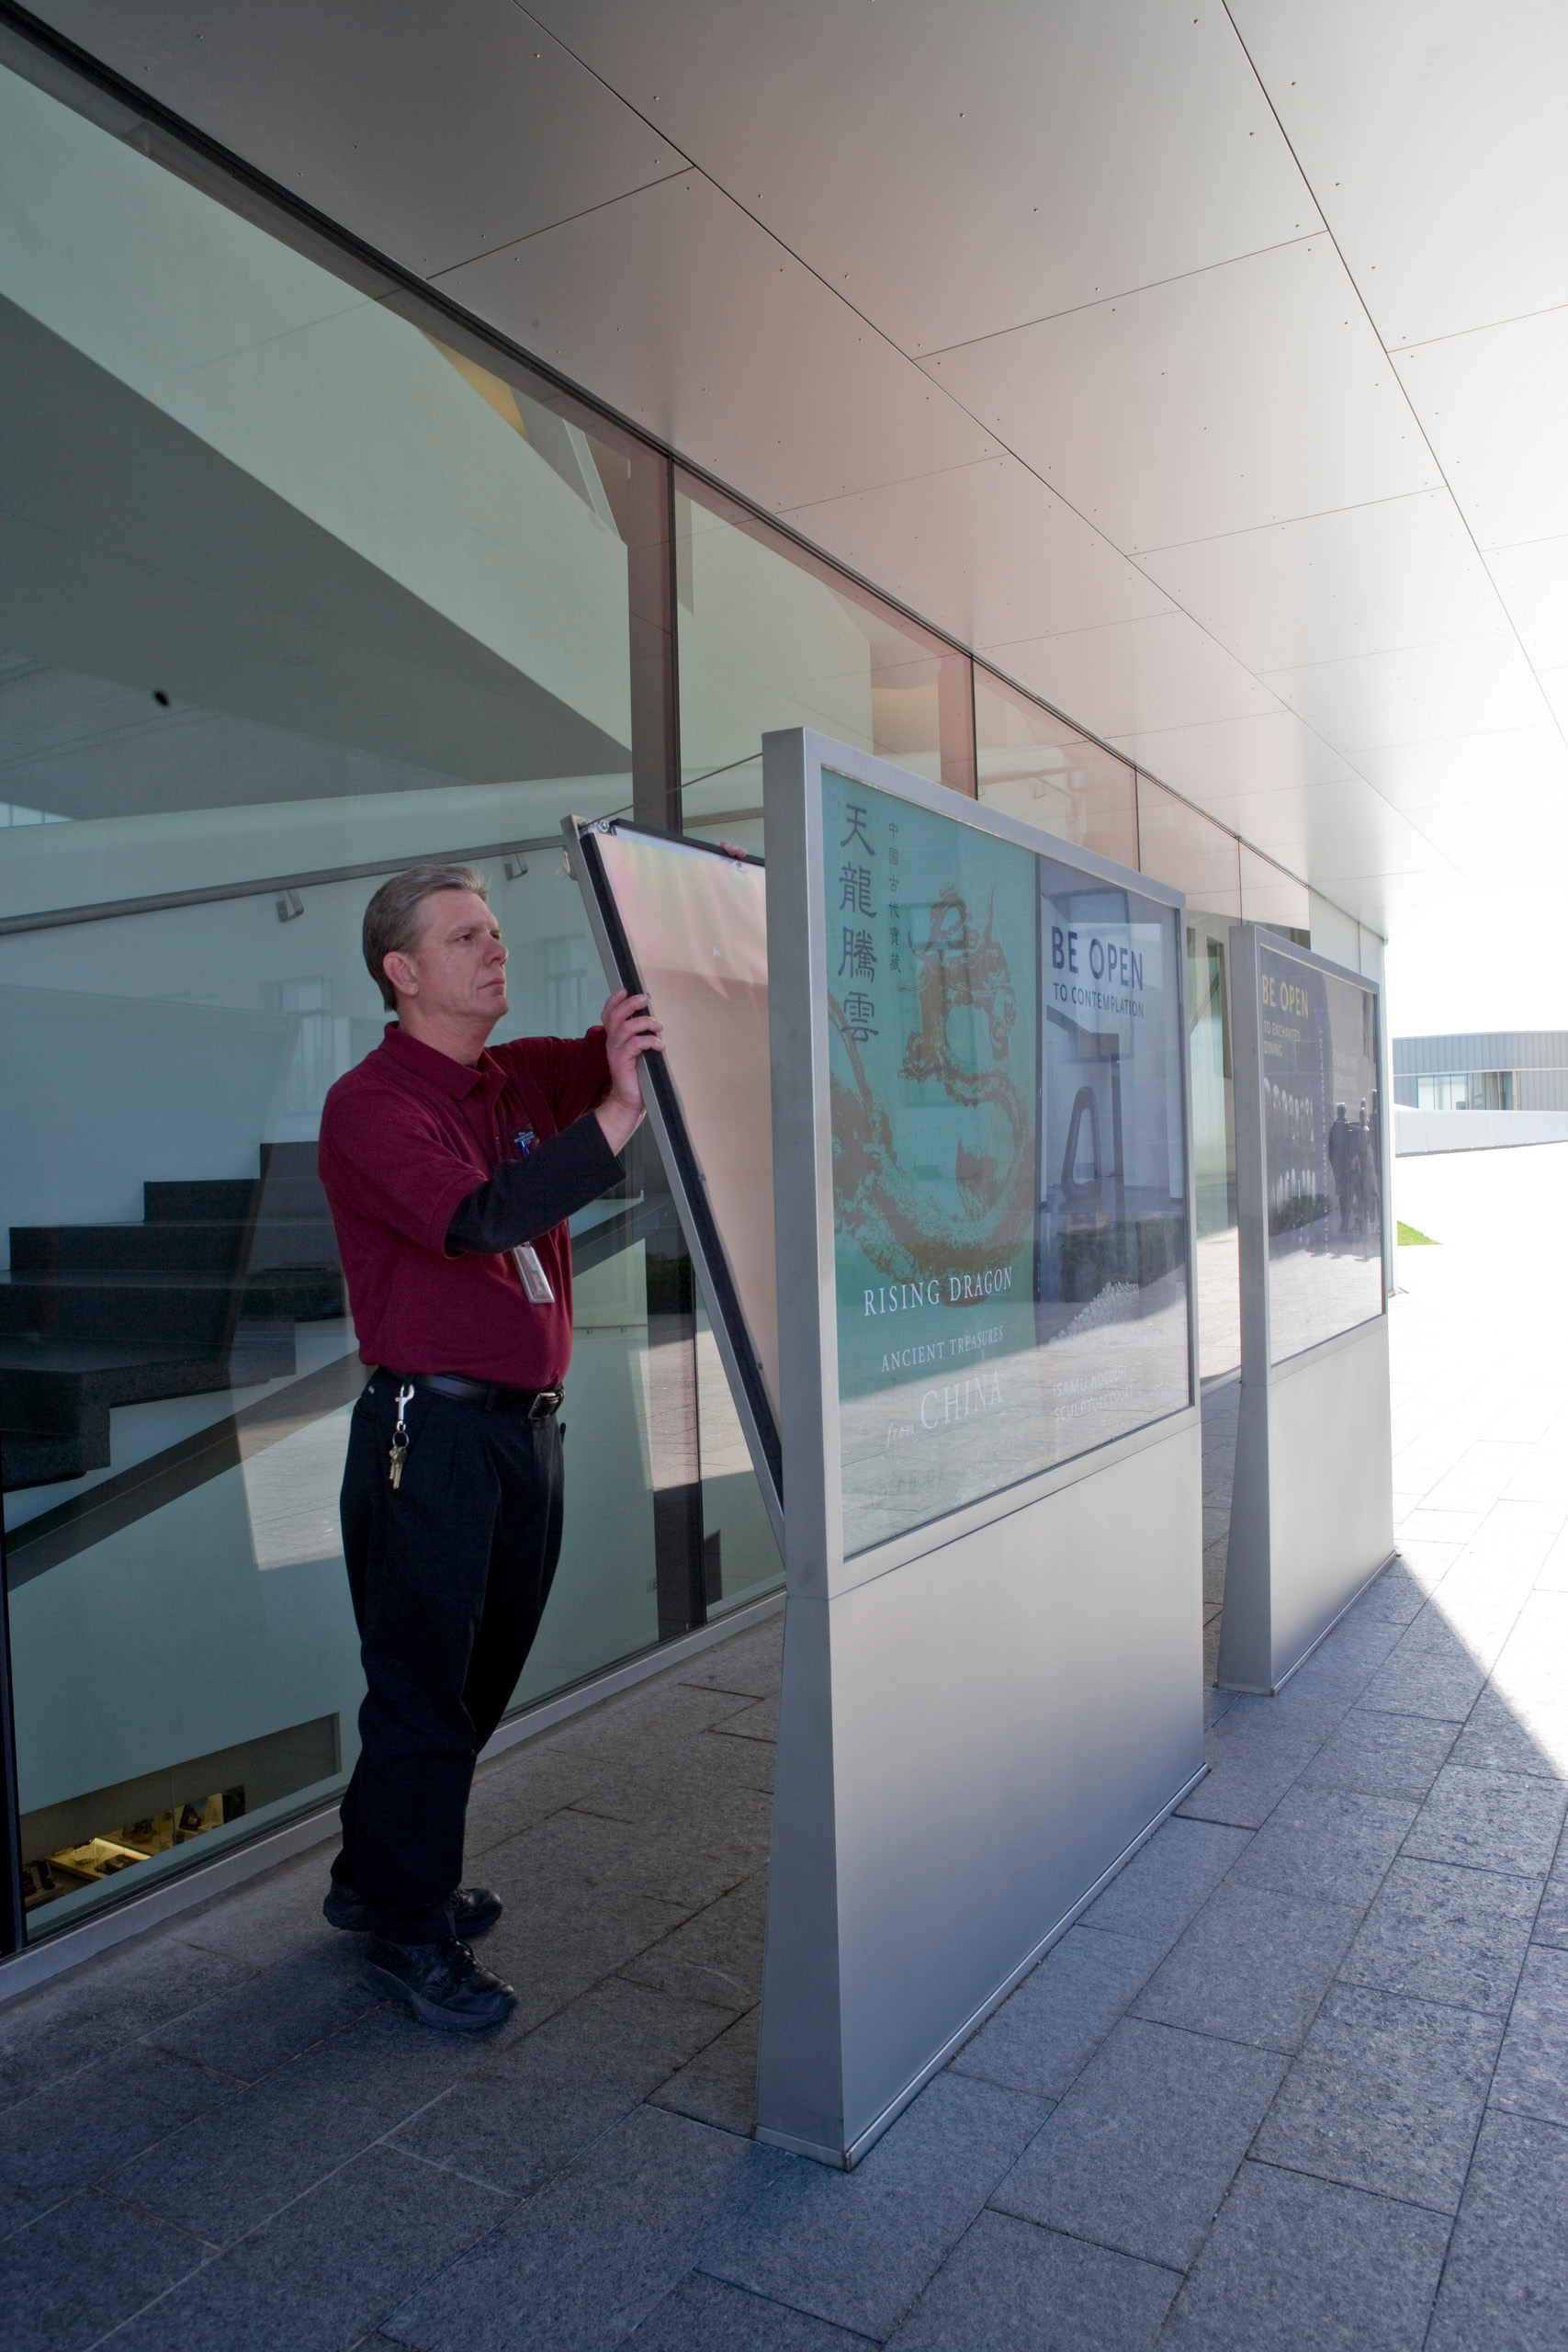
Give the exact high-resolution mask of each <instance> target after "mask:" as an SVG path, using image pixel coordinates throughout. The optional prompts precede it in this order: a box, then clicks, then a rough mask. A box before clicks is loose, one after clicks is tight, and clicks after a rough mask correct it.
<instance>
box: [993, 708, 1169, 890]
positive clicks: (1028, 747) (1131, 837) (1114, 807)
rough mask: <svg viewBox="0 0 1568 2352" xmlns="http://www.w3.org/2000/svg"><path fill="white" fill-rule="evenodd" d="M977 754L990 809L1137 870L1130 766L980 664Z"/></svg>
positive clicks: (1133, 797) (1135, 812) (1132, 785)
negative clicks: (1003, 812)
mask: <svg viewBox="0 0 1568 2352" xmlns="http://www.w3.org/2000/svg"><path fill="white" fill-rule="evenodd" d="M975 756H976V769H977V774H978V776H979V783H980V798H981V799H982V800H983V801H984V802H985V803H986V806H987V808H988V809H1002V810H1003V811H1005V813H1006V814H1007V815H1008V816H1010V817H1017V818H1019V819H1021V821H1022V822H1023V823H1024V824H1026V825H1038V826H1039V827H1040V828H1041V830H1042V831H1043V832H1047V833H1056V834H1059V835H1060V837H1061V839H1062V840H1063V841H1067V842H1077V844H1078V846H1079V848H1081V849H1092V850H1095V851H1098V853H1099V854H1100V856H1101V857H1113V858H1115V859H1117V860H1118V862H1119V863H1120V864H1121V865H1133V866H1135V865H1137V863H1138V809H1137V797H1136V791H1135V787H1134V775H1133V770H1132V769H1131V768H1130V767H1129V766H1128V764H1127V763H1126V761H1125V760H1119V759H1118V758H1117V757H1116V755H1115V753H1114V752H1107V751H1103V750H1101V748H1100V745H1099V744H1098V743H1091V742H1090V741H1089V738H1088V737H1087V736H1086V735H1080V734H1079V733H1078V732H1077V729H1076V728H1073V727H1069V726H1068V725H1067V722H1066V719H1065V718H1056V717H1055V714H1054V713H1053V712H1051V711H1048V710H1046V709H1044V708H1043V707H1042V706H1041V705H1040V704H1039V703H1037V702H1032V701H1031V699H1030V697H1029V696H1028V695H1026V694H1021V692H1020V691H1019V689H1018V688H1017V687H1016V686H1010V685H1008V684H1006V683H1005V681H1004V680H1002V679H1000V678H998V677H994V676H993V675H992V674H991V673H990V672H989V671H988V670H982V669H981V668H979V667H978V665H976V671H975Z"/></svg>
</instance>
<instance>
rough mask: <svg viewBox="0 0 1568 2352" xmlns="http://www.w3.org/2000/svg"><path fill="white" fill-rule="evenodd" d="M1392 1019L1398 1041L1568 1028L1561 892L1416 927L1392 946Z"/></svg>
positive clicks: (1567, 949)
mask: <svg viewBox="0 0 1568 2352" xmlns="http://www.w3.org/2000/svg"><path fill="white" fill-rule="evenodd" d="M1387 965H1388V969H1387V982H1388V1017H1389V1026H1390V1029H1391V1031H1392V1034H1393V1035H1394V1036H1396V1037H1432V1036H1444V1035H1452V1034H1455V1033H1458V1034H1459V1035H1464V1034H1465V1033H1467V1032H1469V1031H1471V1030H1479V1029H1568V926H1565V924H1564V922H1563V910H1562V894H1561V892H1556V893H1553V894H1551V895H1549V894H1548V893H1546V892H1545V891H1542V892H1540V893H1539V894H1535V893H1531V894H1529V895H1528V896H1527V895H1526V894H1525V893H1524V892H1522V891H1517V892H1514V893H1512V894H1510V896H1509V898H1508V899H1507V900H1506V901H1505V900H1504V899H1503V898H1502V897H1501V896H1499V897H1498V898H1497V899H1494V900H1491V901H1487V900H1485V899H1477V900H1475V901H1474V902H1473V904H1472V908H1471V909H1470V910H1469V912H1468V913H1467V914H1466V915H1465V916H1463V917H1458V916H1456V915H1455V914H1453V913H1452V912H1451V911H1450V912H1447V913H1444V914H1442V915H1437V916H1426V917H1421V918H1418V919H1417V920H1416V921H1414V922H1411V923H1410V924H1409V925H1408V926H1407V927H1406V928H1405V929H1404V931H1402V932H1401V933H1399V935H1398V936H1396V937H1395V938H1394V939H1393V940H1391V941H1390V943H1389V947H1388V958H1387Z"/></svg>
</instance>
